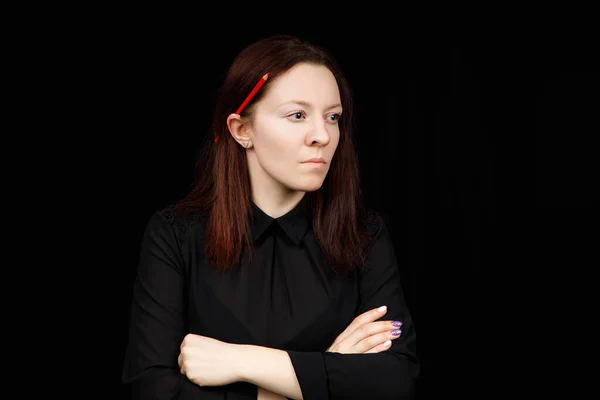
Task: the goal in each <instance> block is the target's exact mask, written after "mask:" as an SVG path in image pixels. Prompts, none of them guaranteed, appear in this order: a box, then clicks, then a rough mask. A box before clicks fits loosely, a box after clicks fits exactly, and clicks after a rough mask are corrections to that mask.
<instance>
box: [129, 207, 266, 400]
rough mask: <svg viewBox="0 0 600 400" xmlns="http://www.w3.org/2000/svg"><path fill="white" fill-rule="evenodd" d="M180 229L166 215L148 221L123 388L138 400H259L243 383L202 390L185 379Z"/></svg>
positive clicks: (132, 312) (133, 302)
mask: <svg viewBox="0 0 600 400" xmlns="http://www.w3.org/2000/svg"><path fill="white" fill-rule="evenodd" d="M178 233H179V230H178V229H177V225H176V224H175V223H174V222H172V219H171V218H167V217H166V216H165V215H164V214H163V213H159V212H157V213H155V214H154V215H153V216H152V217H151V218H150V220H149V222H148V224H147V226H146V229H145V231H144V235H143V239H142V242H141V250H140V257H139V264H138V271H137V276H136V278H135V282H134V285H133V296H132V303H131V314H130V323H129V337H128V345H127V350H126V354H125V363H124V367H123V375H122V379H123V382H124V383H125V384H127V385H129V386H130V389H131V393H132V398H134V399H144V400H151V399H161V400H167V399H168V400H170V399H173V400H174V399H178V400H192V399H198V400H203V399H225V398H227V399H256V396H257V387H256V386H254V385H251V384H249V383H246V382H238V383H235V384H231V385H226V386H219V387H201V386H198V385H196V384H194V383H193V382H191V381H190V380H189V379H187V377H186V376H185V375H183V374H181V373H180V371H179V366H178V363H177V359H178V356H179V349H180V344H181V341H182V340H183V338H184V336H185V335H186V333H187V323H186V320H185V315H186V313H185V307H184V305H185V304H186V301H185V299H186V296H185V293H186V292H185V291H186V290H187V285H186V282H185V279H184V278H185V273H184V271H185V269H184V268H183V265H184V263H183V258H182V256H181V254H182V252H181V251H180V244H179V243H180V242H179V240H178V239H177V234H178Z"/></svg>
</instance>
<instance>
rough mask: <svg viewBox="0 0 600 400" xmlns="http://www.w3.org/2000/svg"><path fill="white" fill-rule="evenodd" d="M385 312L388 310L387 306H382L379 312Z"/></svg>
mask: <svg viewBox="0 0 600 400" xmlns="http://www.w3.org/2000/svg"><path fill="white" fill-rule="evenodd" d="M385 310H387V307H386V306H381V307H379V308H378V309H377V311H379V312H384V311H385Z"/></svg>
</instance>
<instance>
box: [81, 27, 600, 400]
mask: <svg viewBox="0 0 600 400" xmlns="http://www.w3.org/2000/svg"><path fill="white" fill-rule="evenodd" d="M259 25H260V27H258V26H259ZM308 25H310V24H308ZM190 26H191V25H186V24H184V23H181V24H179V23H178V22H177V21H175V20H169V21H167V22H164V21H161V20H160V18H154V19H152V20H143V19H141V18H139V19H136V20H135V21H133V22H131V23H124V24H122V25H119V28H118V31H117V32H118V34H115V32H114V31H111V29H110V27H108V26H107V27H106V31H105V32H106V33H107V34H106V36H103V35H97V36H95V38H94V40H93V41H92V42H91V43H90V44H88V46H89V47H88V50H87V52H88V54H92V55H93V56H92V57H91V59H89V60H88V62H89V63H88V64H86V65H87V67H89V71H93V72H90V74H89V75H88V76H85V77H84V82H86V84H85V86H84V87H83V88H82V89H81V90H82V92H85V91H88V96H89V97H90V98H91V101H90V102H89V103H87V104H86V106H85V109H86V110H87V111H86V113H84V114H85V115H89V116H90V117H86V118H87V120H86V129H89V130H90V131H92V132H94V133H93V135H94V139H95V140H94V141H93V142H94V143H95V144H94V145H93V147H94V149H93V151H94V152H95V153H94V158H93V159H92V158H91V156H90V158H89V159H87V161H88V162H90V164H92V165H93V170H94V173H95V175H94V177H93V178H92V179H91V180H93V181H94V184H93V187H94V189H93V190H94V195H95V200H96V201H98V202H99V207H97V208H92V211H91V214H92V215H93V218H92V222H89V221H88V223H87V224H88V228H89V229H90V231H91V232H92V234H93V235H95V236H97V238H98V239H97V240H99V241H100V242H99V243H100V244H99V245H98V246H95V247H96V248H95V249H94V250H92V251H94V252H96V253H94V256H95V257H96V259H97V260H98V261H100V263H101V264H102V269H101V270H100V272H99V273H97V274H96V275H97V276H96V277H95V279H96V282H97V285H96V286H98V287H99V288H100V290H99V292H98V294H94V295H93V300H91V302H93V303H94V304H98V309H101V310H102V311H101V312H102V317H103V318H105V319H106V321H107V322H96V324H97V325H96V331H97V333H98V335H99V336H100V337H101V341H102V344H103V346H102V348H103V350H102V351H98V355H97V357H98V358H97V360H96V361H97V363H98V365H101V366H102V367H101V371H102V374H104V375H105V376H103V377H102V378H101V381H99V382H97V383H96V385H97V386H96V387H95V389H94V390H98V392H99V393H105V394H106V395H107V398H118V397H119V396H121V395H123V396H125V395H126V392H125V390H124V389H123V388H122V386H121V383H120V373H121V368H122V362H123V356H124V351H125V346H126V335H127V324H128V316H129V303H130V300H131V289H132V283H133V279H134V276H135V272H136V267H137V256H138V251H139V244H140V239H141V235H142V232H143V229H144V227H145V224H146V222H147V220H148V218H149V217H150V215H151V214H152V213H153V212H154V211H155V210H157V209H159V208H161V207H163V206H164V205H166V204H168V203H169V202H171V201H173V200H175V199H177V198H178V197H180V196H182V195H183V194H184V193H185V192H186V190H187V189H188V188H189V185H190V184H191V179H192V177H193V166H194V162H195V157H196V153H197V150H198V146H199V145H200V143H201V142H202V139H203V137H204V135H206V133H207V132H208V128H209V121H210V116H211V111H212V107H213V104H214V100H215V96H216V89H217V87H218V85H219V83H220V80H221V78H222V77H223V75H224V74H225V72H226V69H227V67H228V66H229V63H230V62H231V61H232V60H233V58H234V57H235V55H236V54H237V53H238V52H239V51H240V50H241V49H242V48H243V47H244V46H246V45H247V44H249V43H251V42H252V41H254V40H256V39H259V38H261V37H264V36H267V35H271V34H276V33H291V34H297V35H299V36H301V37H304V38H306V39H309V40H312V41H314V42H315V43H318V44H321V45H323V46H325V47H326V48H327V49H328V50H330V51H331V52H332V53H333V54H334V55H335V57H336V58H337V60H338V61H339V62H340V64H341V65H342V67H343V68H344V70H345V72H346V74H347V78H348V80H349V82H350V84H351V86H352V88H353V91H354V95H355V100H356V108H357V110H356V111H357V113H356V114H357V131H356V140H357V143H358V152H359V160H360V167H361V174H362V184H363V189H364V194H365V197H366V201H367V203H368V204H369V205H370V206H371V207H373V208H375V209H376V210H378V211H380V212H381V213H383V214H384V215H385V216H386V217H387V219H388V223H389V226H390V230H391V232H392V235H393V236H394V240H395V246H396V252H397V258H398V263H399V268H400V272H401V275H402V278H403V282H404V285H403V287H404V290H405V295H406V300H407V303H408V306H409V307H410V309H411V312H412V314H413V316H414V319H415V324H416V329H417V337H418V350H417V351H418V356H419V357H420V359H421V363H422V378H421V380H420V381H419V386H418V388H419V391H418V393H419V398H423V399H425V398H434V397H435V398H437V397H436V396H445V395H452V396H453V397H454V396H457V397H459V398H487V397H486V396H487V395H488V394H490V393H492V394H493V393H497V392H499V391H502V390H504V389H506V386H507V385H508V384H512V383H514V381H515V379H516V377H515V376H516V374H518V373H520V372H522V371H523V370H526V369H527V368H526V367H525V366H524V365H522V364H521V363H522V362H523V359H524V356H525V355H526V354H528V353H529V352H528V351H526V352H525V353H523V352H522V350H521V349H520V347H517V346H518V344H524V345H525V347H529V346H532V347H533V344H532V341H530V339H531V336H532V335H530V333H532V332H531V331H529V330H528V329H526V328H525V326H526V323H527V322H528V321H527V320H528V319H529V318H530V317H531V319H537V318H538V314H539V313H541V312H542V311H540V312H539V313H538V308H536V305H539V304H541V300H539V297H538V295H537V294H536V293H537V290H536V289H538V288H539V289H543V288H544V286H545V282H546V281H547V280H549V279H551V278H552V277H553V276H554V275H556V274H554V273H551V272H550V271H551V270H556V271H559V272H558V274H561V273H563V272H564V271H565V270H569V268H573V267H574V266H579V265H580V264H579V262H580V261H584V256H583V251H582V250H584V249H585V248H586V246H587V245H589V242H590V239H589V236H588V235H587V234H586V232H587V230H586V229H585V226H586V221H587V218H588V214H589V212H590V211H591V209H592V199H591V186H592V185H593V184H594V183H595V181H594V180H593V178H592V175H591V171H590V169H591V159H592V158H591V157H592V146H591V143H592V139H593V137H594V136H595V135H597V132H598V129H597V123H596V119H597V117H596V115H597V106H596V105H595V103H594V102H593V99H594V98H595V97H596V92H595V91H594V90H593V89H592V87H593V85H594V87H595V84H596V76H595V75H593V74H592V72H594V71H595V69H592V66H591V60H592V55H593V46H591V44H590V43H591V42H590V41H589V40H588V39H587V38H588V36H587V34H588V32H587V31H586V30H585V29H586V28H585V27H582V28H581V29H582V30H578V31H573V30H569V31H568V32H567V31H565V30H562V29H561V28H560V27H556V26H551V25H548V26H544V27H541V26H540V27H538V26H536V25H524V26H523V27H521V28H519V29H516V28H515V27H514V26H502V25H499V26H494V27H493V28H488V29H486V27H485V24H482V26H479V27H477V29H475V30H468V29H461V28H460V27H455V29H453V27H452V25H450V26H443V27H442V26H439V27H436V26H431V27H419V28H415V29H405V28H402V29H400V27H398V28H396V27H395V26H394V25H393V24H392V25H386V28H382V29H375V30H373V29H371V28H369V29H367V28H366V27H363V26H353V27H352V28H346V29H325V28H319V27H312V26H311V27H310V28H308V27H304V28H302V29H292V28H289V27H288V28H281V29H275V28H272V29H271V28H265V27H264V26H262V24H256V26H255V27H252V26H248V25H245V26H244V28H243V29H239V30H237V31H236V33H235V34H232V35H226V34H225V33H224V31H225V30H226V29H225V28H223V27H222V28H221V29H219V28H215V29H214V30H211V29H204V30H202V31H198V30H196V29H193V28H190ZM90 93H91V95H90ZM86 97H87V96H86ZM84 114H82V116H84ZM96 156H97V157H96ZM90 207H92V206H90ZM88 212H90V210H88ZM88 215H89V214H88ZM96 244H98V243H96ZM570 271H573V269H570ZM565 276H566V277H572V276H573V275H565ZM532 278H533V280H532ZM81 286H82V290H83V291H85V290H87V289H86V285H85V283H84V284H82V285H81ZM543 291H545V290H543ZM540 293H541V292H540ZM523 294H525V295H526V296H529V297H530V298H531V299H533V302H532V305H529V304H530V303H524V302H521V295H523ZM558 303H561V302H558ZM525 304H528V305H525ZM553 307H555V308H554V310H555V311H557V308H556V307H557V306H556V305H553ZM559 307H560V305H559ZM523 312H524V313H525V314H526V315H527V317H526V318H525V319H523V318H522V317H521V316H520V314H522V313H523ZM557 312H558V311H557ZM95 318H97V316H96V317H95ZM98 321H99V320H98ZM525 338H528V339H527V340H525ZM101 360H104V361H105V362H103V361H101ZM81 384H82V385H83V386H86V385H87V384H86V383H83V382H82V383H81ZM481 396H483V397H481Z"/></svg>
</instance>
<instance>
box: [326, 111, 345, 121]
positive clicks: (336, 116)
mask: <svg viewBox="0 0 600 400" xmlns="http://www.w3.org/2000/svg"><path fill="white" fill-rule="evenodd" d="M341 116H342V114H338V113H333V114H329V115H328V116H327V119H329V121H331V122H337V121H339V119H340V117H341Z"/></svg>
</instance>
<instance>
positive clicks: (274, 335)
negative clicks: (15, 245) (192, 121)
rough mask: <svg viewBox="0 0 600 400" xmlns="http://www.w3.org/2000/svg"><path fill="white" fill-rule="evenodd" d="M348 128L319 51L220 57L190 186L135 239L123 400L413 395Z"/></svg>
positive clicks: (398, 316)
mask: <svg viewBox="0 0 600 400" xmlns="http://www.w3.org/2000/svg"><path fill="white" fill-rule="evenodd" d="M352 122H353V117H352V99H351V95H350V90H349V88H348V84H347V82H346V80H345V79H344V77H343V74H342V71H341V70H340V68H339V67H338V65H337V64H336V63H335V62H334V60H333V59H332V58H331V57H330V56H329V55H328V54H327V53H326V52H325V51H324V50H323V49H320V48H318V47H316V46H314V45H312V44H309V43H306V42H303V41H301V40H299V39H297V38H293V37H287V36H279V37H272V38H268V39H265V40H262V41H259V42H257V43H254V44H252V45H250V46H248V47H247V48H246V49H245V50H243V51H242V52H241V53H240V54H239V55H238V57H237V58H236V59H235V60H234V62H233V63H232V65H231V67H230V70H229V73H228V75H227V76H226V78H225V81H224V83H223V86H222V88H221V91H220V97H219V99H218V102H217V107H216V110H215V115H214V122H213V132H214V136H213V137H211V138H210V141H209V142H208V143H207V145H206V146H205V147H204V153H203V156H202V157H201V158H200V161H201V162H200V163H199V165H198V181H197V183H196V185H195V186H194V188H193V189H192V190H191V191H190V193H189V194H188V195H187V196H186V197H185V198H183V199H181V201H179V202H177V203H176V204H173V205H171V206H169V207H166V208H165V209H162V210H160V211H159V212H157V213H155V214H154V215H153V216H152V217H151V218H150V220H149V223H148V225H147V228H146V231H145V233H144V237H143V241H142V246H141V254H140V261H139V267H138V275H137V278H136V281H135V285H134V291H133V304H132V313H131V325H130V338H129V346H128V350H127V355H126V362H125V366H124V371H123V379H124V381H125V382H126V383H130V384H131V386H132V389H133V392H134V394H135V397H136V398H142V399H210V398H214V399H224V398H227V399H235V398H240V399H241V398H245V399H250V398H259V399H269V398H271V399H281V398H286V397H287V398H292V399H328V398H356V399H358V398H360V399H372V398H408V397H411V396H412V395H413V392H414V384H415V380H416V378H417V375H418V371H419V368H418V362H417V359H416V357H415V330H414V327H413V323H412V320H411V316H410V313H409V311H408V309H407V307H406V304H405V302H404V299H403V294H402V290H401V284H400V281H399V272H398V267H397V263H396V258H395V255H394V249H393V246H392V241H391V239H390V235H389V233H388V230H387V228H386V226H385V225H384V223H383V222H382V219H381V218H380V217H378V216H377V215H376V214H375V213H374V212H371V211H367V210H365V209H364V208H363V207H362V206H361V198H360V189H359V180H358V177H359V174H358V170H357V160H356V155H355V151H354V147H353V143H352V131H351V128H352ZM384 317H385V318H384Z"/></svg>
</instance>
